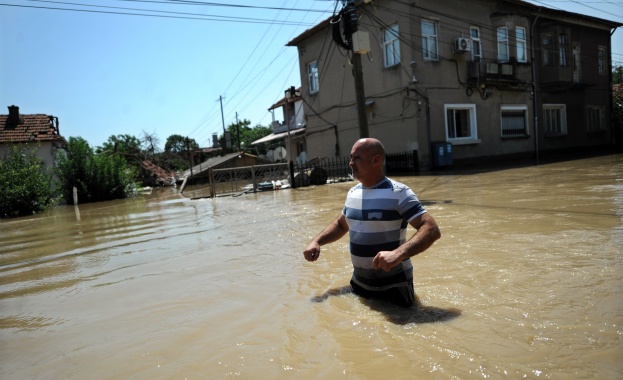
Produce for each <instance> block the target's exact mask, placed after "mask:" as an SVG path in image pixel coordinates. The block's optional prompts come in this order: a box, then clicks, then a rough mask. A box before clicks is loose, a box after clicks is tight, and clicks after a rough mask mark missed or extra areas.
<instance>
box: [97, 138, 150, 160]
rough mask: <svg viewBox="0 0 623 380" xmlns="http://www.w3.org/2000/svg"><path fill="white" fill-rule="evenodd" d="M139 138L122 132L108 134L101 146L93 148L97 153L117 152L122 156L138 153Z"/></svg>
mask: <svg viewBox="0 0 623 380" xmlns="http://www.w3.org/2000/svg"><path fill="white" fill-rule="evenodd" d="M140 152H141V140H139V139H138V138H137V137H135V136H132V135H128V134H124V135H116V136H114V135H113V136H110V137H109V138H108V141H106V142H105V143H104V144H103V145H102V146H101V147H97V148H96V149H95V153H97V154H113V153H118V154H120V155H122V156H124V157H128V156H133V155H137V154H140Z"/></svg>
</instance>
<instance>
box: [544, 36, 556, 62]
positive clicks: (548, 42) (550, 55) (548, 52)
mask: <svg viewBox="0 0 623 380" xmlns="http://www.w3.org/2000/svg"><path fill="white" fill-rule="evenodd" d="M541 54H543V56H542V61H543V66H553V65H554V43H553V40H552V34H551V33H543V34H542V35H541Z"/></svg>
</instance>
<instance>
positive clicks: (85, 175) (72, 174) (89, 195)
mask: <svg viewBox="0 0 623 380" xmlns="http://www.w3.org/2000/svg"><path fill="white" fill-rule="evenodd" d="M57 160H58V171H57V175H58V178H59V182H60V184H59V188H60V191H61V193H62V195H63V197H64V199H65V201H66V202H67V203H69V204H71V203H73V188H74V187H76V188H77V190H78V201H79V202H80V203H87V202H99V201H106V200H112V199H120V198H127V197H130V196H132V195H134V193H135V189H136V187H137V185H136V183H135V178H136V174H135V170H134V169H133V168H129V167H128V165H127V163H126V161H125V159H124V158H123V157H121V156H120V155H119V154H117V153H112V154H100V155H96V154H95V153H94V151H93V149H92V148H91V147H90V146H89V144H88V143H87V142H86V140H84V139H83V138H81V137H70V138H69V143H68V145H67V148H66V152H65V154H63V153H59V155H58V157H57Z"/></svg>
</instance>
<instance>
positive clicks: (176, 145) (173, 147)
mask: <svg viewBox="0 0 623 380" xmlns="http://www.w3.org/2000/svg"><path fill="white" fill-rule="evenodd" d="M198 148H199V144H197V141H195V139H190V138H188V137H184V136H182V135H171V136H169V137H168V138H167V142H166V143H165V144H164V151H165V152H167V153H182V152H183V151H185V150H188V149H198Z"/></svg>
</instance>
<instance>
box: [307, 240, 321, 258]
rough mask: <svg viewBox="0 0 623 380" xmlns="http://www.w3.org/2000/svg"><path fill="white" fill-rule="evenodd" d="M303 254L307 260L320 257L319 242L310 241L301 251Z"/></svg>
mask: <svg viewBox="0 0 623 380" xmlns="http://www.w3.org/2000/svg"><path fill="white" fill-rule="evenodd" d="M303 256H305V260H307V261H316V260H318V257H320V244H318V243H316V242H315V241H312V242H311V243H309V245H308V246H307V248H305V250H304V251H303Z"/></svg>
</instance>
